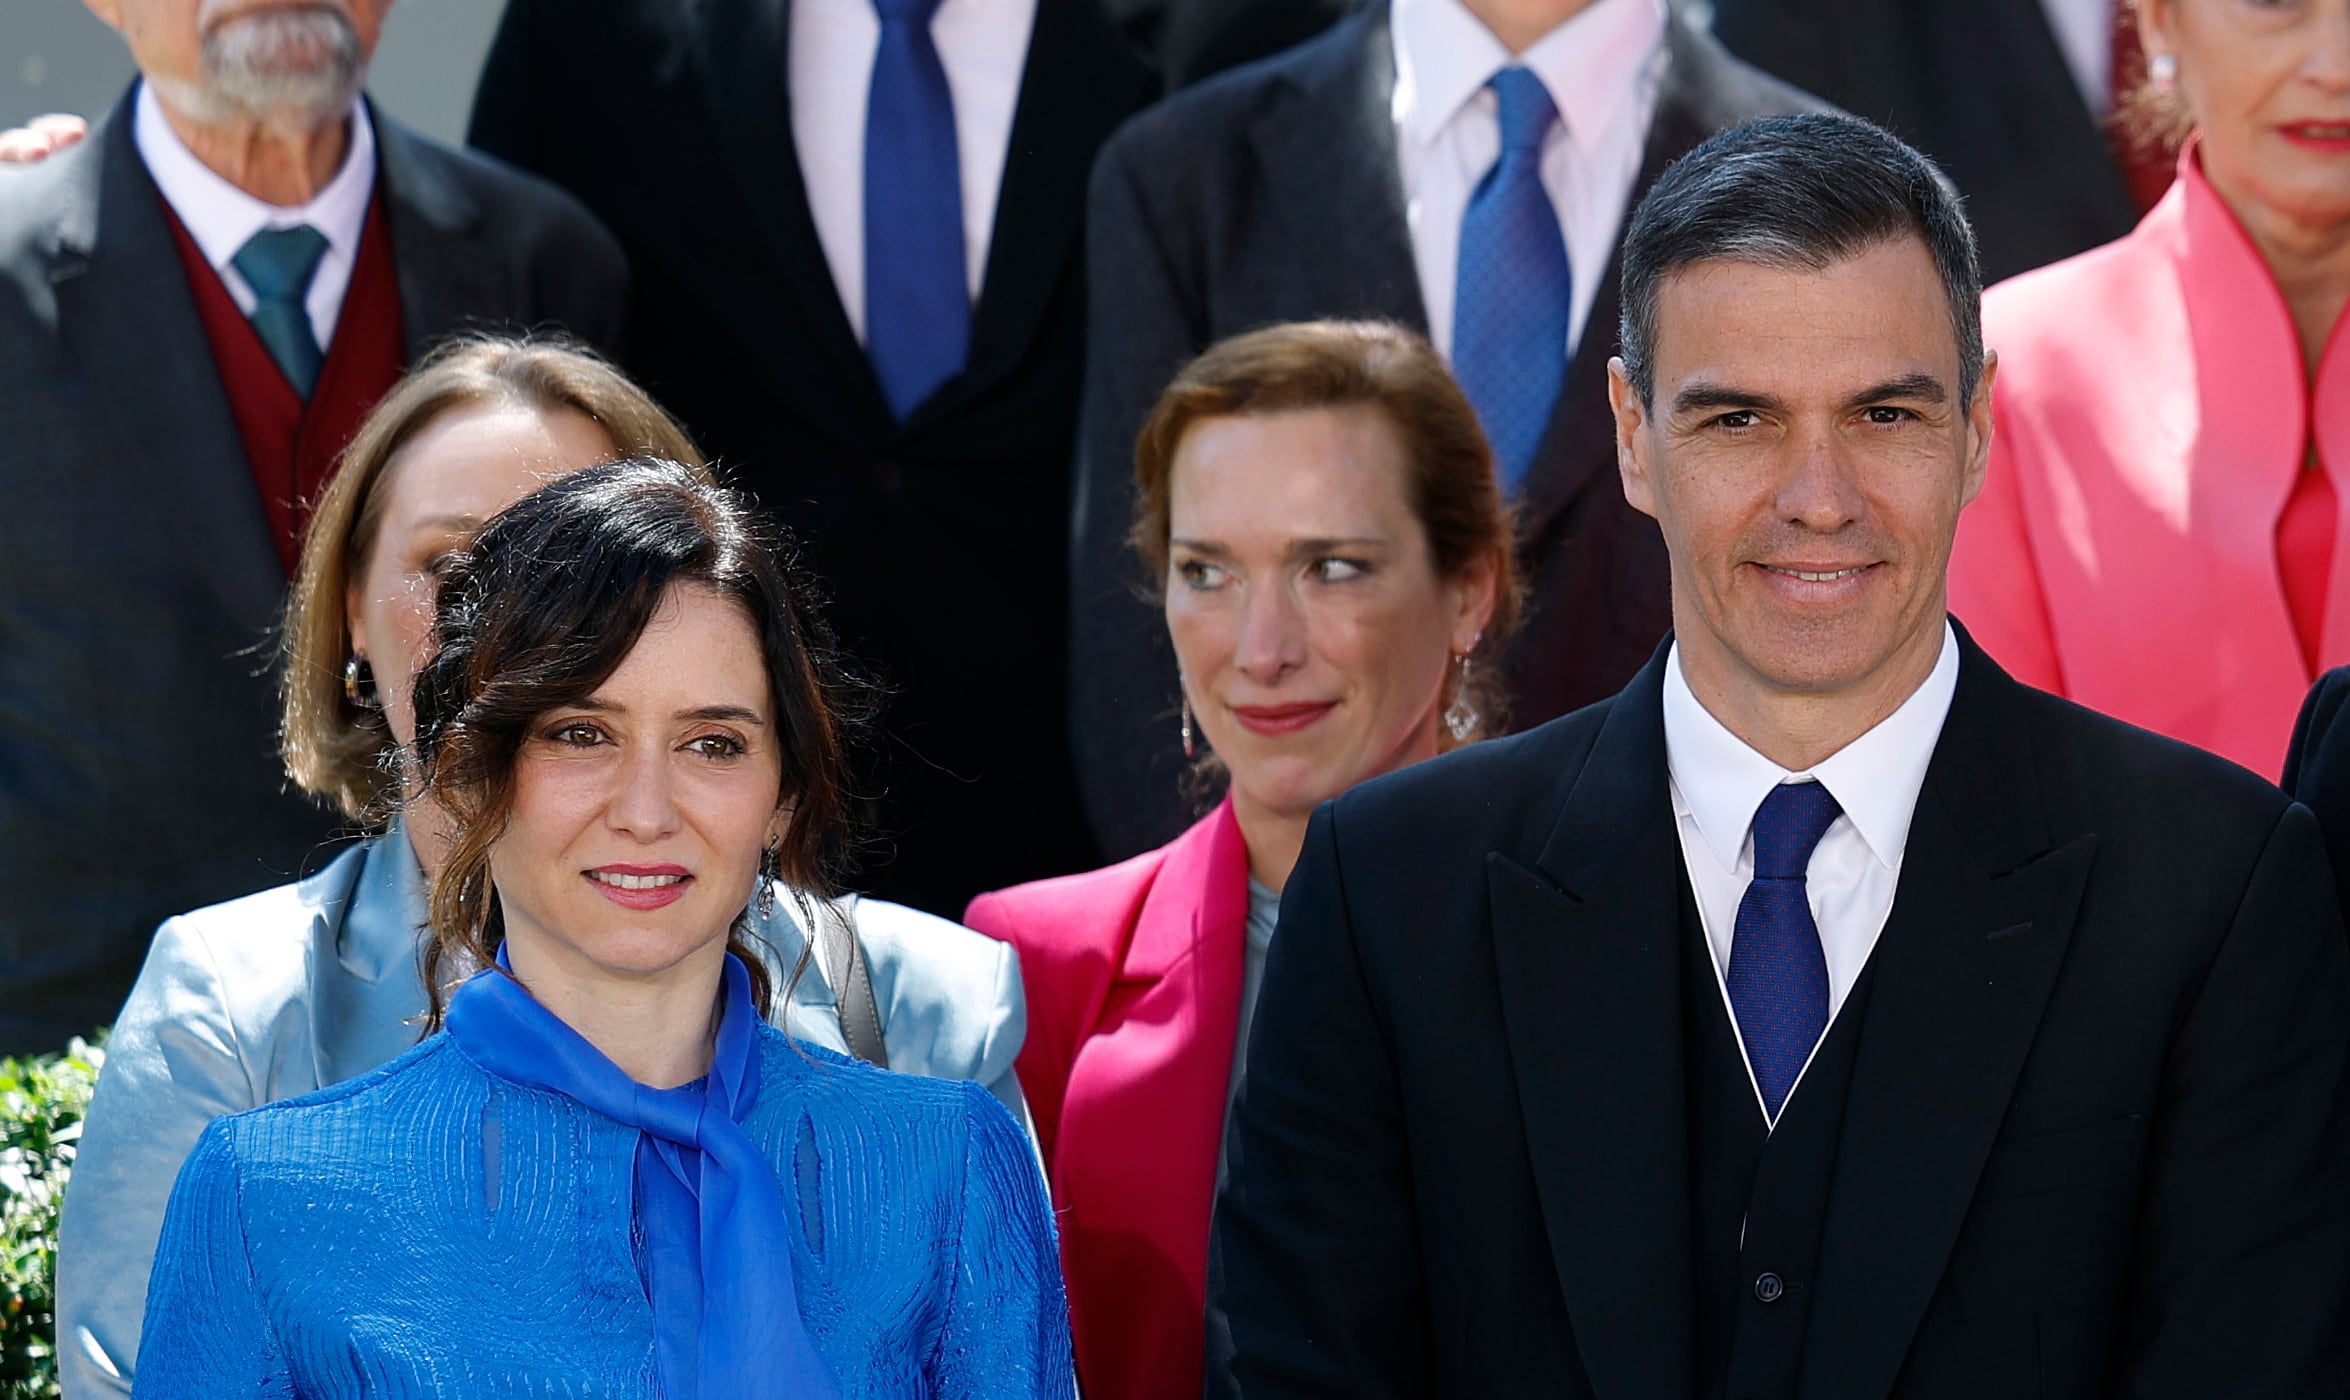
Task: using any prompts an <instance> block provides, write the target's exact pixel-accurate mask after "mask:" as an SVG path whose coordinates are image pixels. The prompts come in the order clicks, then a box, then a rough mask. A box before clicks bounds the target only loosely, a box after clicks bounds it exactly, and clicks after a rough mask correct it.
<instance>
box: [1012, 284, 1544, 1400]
mask: <svg viewBox="0 0 2350 1400" xmlns="http://www.w3.org/2000/svg"><path fill="white" fill-rule="evenodd" d="M1135 455H1136V473H1135V475H1136V480H1137V482H1138V484H1139V486H1140V488H1141V500H1142V520H1141V523H1140V524H1139V525H1138V526H1137V527H1136V531H1135V544H1136V546H1137V548H1138V549H1139V550H1140V552H1141V553H1142V555H1143V556H1144V562H1145V565H1146V567H1147V569H1148V571H1149V577H1150V578H1151V580H1152V581H1153V583H1154V584H1155V585H1156V586H1158V587H1159V588H1161V589H1162V590H1163V591H1164V593H1165V596H1166V615H1167V626H1168V631H1169V633H1170V634H1171V635H1172V637H1173V640H1174V643H1175V655H1176V660H1177V663H1178V668H1179V671H1180V675H1179V677H1178V678H1177V679H1178V681H1179V684H1180V691H1181V697H1182V699H1181V703H1182V704H1183V706H1184V709H1185V724H1184V733H1185V736H1186V738H1185V748H1186V751H1187V752H1188V751H1189V750H1190V749H1191V747H1192V742H1193V735H1194V734H1195V733H1196V734H1197V735H1201V736H1204V737H1205V738H1206V739H1207V740H1208V742H1209V744H1210V745H1211V746H1212V747H1213V749H1214V751H1215V753H1216V755H1217V758H1218V759H1219V760H1220V762H1221V767H1222V770H1223V772H1224V773H1225V774H1226V775H1227V776H1228V780H1229V782H1228V788H1229V790H1228V792H1227V795H1226V796H1225V798H1224V800H1223V801H1222V802H1220V803H1218V804H1217V806H1216V808H1215V810H1214V811H1212V812H1210V813H1209V814H1208V815H1207V817H1206V818H1204V819H1203V820H1202V821H1201V822H1200V823H1199V824H1198V825H1197V826H1194V827H1193V828H1191V830H1189V831H1187V832H1185V833H1184V834H1183V835H1181V836H1179V837H1177V838H1176V839H1175V840H1174V841H1172V842H1170V843H1169V844H1167V845H1166V846H1163V847H1161V848H1160V849H1158V850H1156V851H1151V852H1148V853H1146V854H1143V855H1140V856H1137V857H1135V858H1134V859H1132V860H1129V861H1126V862H1125V863H1123V864H1120V865H1113V866H1111V867H1109V868H1108V869H1106V870H1097V871H1093V872H1091V873H1090V874H1084V875H1074V876H1069V877H1067V878H1064V879H1059V880H1045V881H1041V882H1039V883H1036V884H1032V885H1023V886H1020V887H1019V888H1017V889H1010V890H1004V891H1001V892H999V893H996V894H988V895H982V896H980V897H979V898H978V899H977V900H976V901H974V902H973V903H972V905H971V910H970V913H969V914H968V915H966V916H965V922H967V923H969V924H970V925H971V926H972V927H973V928H976V929H978V930H980V931H981V932H983V933H990V934H993V935H995V936H996V937H998V938H1002V939H1005V940H1007V941H1009V942H1011V943H1012V944H1014V945H1016V946H1017V947H1018V949H1019V953H1020V967H1021V973H1022V977H1023V980H1024V982H1025V985H1026V990H1027V998H1028V1039H1027V1042H1026V1045H1025V1046H1024V1048H1023V1049H1022V1050H1021V1053H1020V1059H1019V1072H1020V1082H1021V1084H1022V1086H1023V1087H1024V1088H1025V1089H1026V1090H1027V1093H1028V1099H1029V1106H1030V1109H1031V1110H1032V1112H1033V1113H1034V1115H1035V1120H1036V1129H1037V1136H1038V1140H1039V1143H1040V1144H1041V1146H1042V1147H1043V1150H1044V1154H1045V1162H1046V1165H1047V1168H1048V1170H1049V1173H1050V1176H1051V1178H1052V1189H1053V1204H1054V1206H1055V1208H1056V1210H1057V1211H1058V1213H1059V1218H1060V1224H1061V1258H1062V1267H1063V1271H1064V1273H1065V1275H1066V1276H1067V1279H1068V1283H1069V1306H1070V1314H1071V1322H1072V1324H1073V1327H1074V1331H1075V1334H1076V1346H1077V1369H1078V1376H1079V1379H1080V1381H1081V1383H1082V1385H1083V1387H1084V1391H1085V1394H1086V1396H1087V1400H1145V1398H1146V1397H1147V1400H1160V1397H1164V1400H1178V1397H1180V1400H1196V1397H1197V1396H1198V1395H1199V1393H1200V1360H1201V1353H1202V1346H1203V1341H1204V1337H1203V1326H1202V1318H1203V1316H1204V1313H1205V1308H1206V1275H1207V1256H1208V1215H1209V1211H1210V1209H1211V1207H1212V1205H1213V1203H1214V1201H1215V1194H1216V1182H1217V1165H1218V1159H1219V1157H1220V1155H1221V1152H1220V1149H1221V1146H1222V1143H1223V1136H1224V1121H1225V1113H1226V1109H1227V1106H1228V1105H1229V1104H1230V1102H1231V1099H1232V1096H1233V1094H1234V1092H1235V1091H1236V1090H1237V1088H1238V1085H1239V1080H1240V1076H1241V1074H1242V1072H1243V1070H1244V1069H1245V1066H1246V1061H1247V1039H1248V1021H1249V1013H1250V1011H1251V1009H1252V1007H1253V1004H1254V1001H1255V990H1256V985H1257V978H1258V975H1259V973H1260V972H1261V970H1262V968H1263V963H1264V954H1265V949H1266V948H1267V947H1268V946H1269V944H1270V942H1271V939H1272V935H1273V922H1274V912H1275V905H1276V903H1277V901H1278V899H1279V890H1280V888H1281V886H1282V883H1283V882H1284V881H1285V880H1287V879H1288V876H1289V869H1290V866H1291V865H1293V864H1294V863H1295V862H1296V860H1297V853H1298V849H1299V846H1300V845H1301V843H1302V842H1303V841H1304V838H1305V825H1306V818H1307V817H1308V816H1309V815H1310V814H1311V813H1312V811H1313V809H1314V807H1315V806H1316V805H1317V804H1318V803H1320V802H1322V801H1324V800H1326V799H1328V798H1331V797H1335V796H1337V795H1338V794H1339V793H1341V792H1343V791H1345V790H1346V789H1347V788H1349V787H1351V786H1353V785H1354V784H1355V783H1357V782H1360V781H1362V780H1363V779H1365V778H1369V777H1372V776H1375V775H1376V774H1378V773H1381V772H1385V771H1387V770H1388V769H1391V768H1394V767H1397V766H1399V765H1401V764H1404V763H1409V762H1412V761H1414V760H1417V759H1420V758H1424V757H1428V756H1430V755H1433V754H1435V753H1436V752H1437V751H1438V750H1440V749H1443V748H1446V747H1449V746H1452V745H1455V744H1460V743H1465V742H1468V741H1470V740H1472V739H1475V738H1477V737H1479V736H1480V735H1482V734H1483V733H1484V732H1486V730H1487V729H1488V728H1491V727H1494V726H1493V721H1494V719H1495V717H1496V710H1495V701H1494V698H1493V696H1492V695H1491V694H1490V693H1489V692H1488V691H1487V689H1486V686H1485V684H1484V682H1485V675H1484V674H1481V673H1480V670H1479V666H1478V663H1479V661H1480V660H1481V658H1482V657H1483V656H1484V655H1485V653H1486V651H1487V650H1490V649H1491V648H1493V647H1494V646H1495V645H1497V644H1498V643H1499V641H1500V640H1501V639H1502V638H1503V637H1504V636H1505V635H1506V633H1507V632H1508V630H1509V627H1510V624H1511V623H1512V622H1513V621H1514V620H1515V617H1516V612H1517V600H1516V585H1515V580H1514V576H1513V574H1512V571H1511V566H1510V556H1509V530H1508V525H1507V520H1506V517H1505V516H1504V514H1503V513H1502V509H1501V504H1500V497H1499V493H1498V491H1497V489H1496V487H1495V485H1494V478H1493V468H1492V457H1491V454H1490V452H1489V451H1488V450H1487V448H1486V445H1485V440H1484V437H1483V435H1482V434H1481V433H1480V432H1479V431H1478V427H1477V419H1476V415H1475V412H1474V411H1473V410H1472V409H1471V408H1470V407H1469V404H1468V401H1467V400H1466V399H1465V398H1463V397H1462V396H1461V392H1460V390H1459V388H1458V387H1457V386H1455V385H1454V384H1453V382H1452V379H1451V377H1450V376H1449V375H1448V374H1447V373H1446V372H1445V369H1444V365H1443V362H1442V361H1440V360H1438V359H1437V358H1436V355H1435V352H1434V351H1432V350H1430V349H1429V348H1428V346H1427V344H1426V342H1424V341H1422V340H1420V339H1419V338H1418V337H1417V336H1415V335H1412V334H1411V333H1410V332H1408V331H1404V330H1401V329H1399V328H1396V327H1393V326H1386V325H1375V324H1361V323H1354V324H1348V323H1335V322H1317V323H1313V324H1308V325H1295V326H1280V327H1275V328H1273V329H1271V330H1266V331H1258V332H1255V333H1253V334H1250V335H1245V336H1241V337H1238V338H1236V339H1234V340H1229V341H1226V342H1224V343H1222V344H1220V345H1218V346H1215V347H1213V348H1211V349H1210V350H1209V351H1208V352H1207V353H1206V354H1205V355H1203V356H1201V357H1200V359H1199V360H1197V361H1195V362H1194V363H1193V364H1192V365H1191V366H1190V367H1189V368H1188V369H1186V370H1184V371H1183V373H1182V374H1181V375H1179V376H1178V377H1177V378H1176V380H1175V382H1174V384H1173V385H1171V386H1170V387H1169V388H1168V390H1167V392H1166V394H1165V396H1164V397H1163V398H1162V399H1161V400H1160V402H1159V405H1158V407H1157V409H1156V410H1155V411H1154V412H1153V414H1152V417H1151V420H1150V422H1149V423H1148V424H1147V425H1146V426H1145V428H1144V429H1143V436H1142V440H1141V444H1140V446H1139V447H1138V449H1137V451H1136V454H1135ZM1481 644H1482V645H1481ZM1195 724H1196V730H1195V728H1194V726H1195Z"/></svg>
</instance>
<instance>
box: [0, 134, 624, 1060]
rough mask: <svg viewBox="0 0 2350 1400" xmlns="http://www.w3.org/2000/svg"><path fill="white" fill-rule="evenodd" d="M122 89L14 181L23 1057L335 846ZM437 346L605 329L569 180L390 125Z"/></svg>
mask: <svg viewBox="0 0 2350 1400" xmlns="http://www.w3.org/2000/svg"><path fill="white" fill-rule="evenodd" d="M131 125H132V124H131V120H130V105H129V99H128V98H127V97H126V98H125V99H124V101H123V102H122V103H121V104H120V105H118V106H117V107H116V108H115V110H114V112H113V114H112V115H111V116H109V117H107V118H106V119H105V120H104V121H102V122H100V123H99V124H98V126H97V128H96V129H95V130H93V131H92V132H91V133H90V137H89V139H88V140H86V141H84V142H83V143H82V144H81V145H79V146H78V147H76V148H74V149H73V150H71V151H68V152H66V153H64V154H62V155H60V156H56V157H53V158H52V159H50V160H48V161H46V162H44V163H42V164H40V165H37V166H33V167H31V168H29V169H26V170H23V171H21V172H13V173H9V174H6V175H0V885H5V886H6V887H7V888H8V889H9V890H10V891H11V894H10V897H9V899H8V902H7V908H6V910H5V912H0V1053H14V1052H20V1051H33V1050H45V1049H51V1048H54V1047H56V1046H57V1045H59V1044H62V1043H63V1041H64V1040H65V1038H66V1037H67V1036H69V1035H71V1034H73V1033H76V1032H80V1031H85V1030H88V1029H90V1028H91V1027H93V1026H96V1025H99V1024H101V1023H103V1022H105V1021H107V1020H109V1019H111V1018H112V1017H113V1015H114V1013H115V1011H116V1009H117V1008H118V1007H119V1006H120V1005H121V1002H122V998H123V995H124V993H125V992H126V991H127V990H128V989H129V987H130V984H131V979H132V977H133V976H134V975H135V974H136V973H137V971H138V968H139V961H140V959H141V957H142V956H143V955H144V953H145V951H146V947H147V939H148V936H149V934H150V933H151V932H152V931H153V930H154V928H155V926H156V924H157V923H158V922H160V921H161V920H162V919H164V918H166V917H167V916H169V915H172V914H175V913H178V912H180V911H182V910H186V909H192V908H195V907H197V906H199V905H206V904H212V903H215V902H217V901H219V900H222V899H226V898H229V897H231V896H234V895H239V894H244V893H247V892H250V891H252V890H257V889H262V888H265V887H267V886H271V885H276V884H282V883H284V882H285V881H286V880H288V879H291V878H293V877H295V876H297V875H299V874H301V873H303V872H305V871H307V870H310V869H315V868H316V867H317V866H318V865H320V864H322V863H323V859H324V857H325V856H326V855H328V854H331V852H328V851H327V850H326V849H325V847H324V845H323V843H324V842H326V841H327V840H328V838H329V837H330V836H331V835H332V833H333V831H334V829H335V821H334V820H333V819H332V818H331V817H330V816H328V815H327V814H326V813H325V812H323V811H322V810H320V809H319V808H318V807H317V806H316V805H314V804H312V803H310V802H309V801H307V800H305V799H304V798H303V797H301V796H300V795H299V794H297V793H295V792H293V791H292V790H291V789H290V788H289V787H288V785H287V784H286V781H285V778H284V774H283V770H282V769H281V767H280V765H279V762H278V757H277V742H276V734H277V712H278V711H277V701H276V679H275V676H276V651H275V646H274V640H273V637H272V628H273V625H274V624H275V622H276V620H277V616H278V611H279V608H280V607H281V605H282V603H283V600H284V594H285V586H286V579H285V575H284V570H283V568H282V566H281V565H280V564H279V562H278V557H277V553H276V549H275V547H274V545H273V544H272V542H271V539H270V536H269V530H268V525H267V523H266V521H265V519H264V516H263V514H262V508H261V502H260V498H259V496H258V494H257V492H256V489H255V487H254V484H253V476H252V472H251V469H250V468H249V466H248V465H247V462H246V458H245V453H244V448H243V444H242V442H241V440H240V438H239V437H238V434H237V427H236V423H235V420H234V418H233V417H232V416H231V413H230V408H229V399H228V395H227V392H226V391H225V389H224V388H223V387H222V385H221V381H220V377H219V375H218V373H217V372H216V371H215V370H214V368H213V364H212V357H211V351H210V349H209V347H208V344H207V342H206V340H205V335H204V327H203V324H202V322H201V321H200V320H199V319H198V316H197V312H196V303H195V299H194V297H193V295H192V293H191V292H190V291H189V289H188V283H187V277H186V275H185V272H184V271H183V269H182V266H181V263H180V259H179V255H178V253H177V251H176V250H175V249H174V248H173V246H172V239H171V232H170V225H169V222H168V219H167V216H166V212H165V206H164V203H163V199H162V196H161V195H160V193H159V192H158V191H157V190H156V188H155V185H154V182H153V180H152V179H151V178H150V177H149V176H148V173H147V168H146V166H145V164H144V163H143V162H142V161H141V160H140V159H139V155H138V149H137V146H136V145H135V144H134V142H133V140H132V135H131ZM375 131H376V142H377V145H376V150H377V154H378V159H379V162H380V164H379V171H380V175H379V181H380V183H379V189H380V190H381V192H382V194H383V196H384V198H385V199H386V200H387V201H388V211H387V212H388V214H389V216H390V218H389V222H390V228H391V235H392V252H393V258H394V260H395V262H396V263H397V266H398V270H399V284H400V311H401V316H402V321H403V325H404V328H405V332H406V337H407V345H406V347H405V348H406V351H407V354H408V355H409V357H411V358H413V357H414V356H416V355H417V354H419V353H421V352H422V351H423V350H424V349H426V348H427V347H428V346H429V345H430V344H431V343H432V342H434V341H435V340H437V339H439V338H441V337H443V336H445V335H447V334H448V333H449V332H451V331H454V330H457V329H460V328H463V327H467V326H475V325H480V326H509V327H523V326H537V325H549V326H553V325H561V326H565V327H568V328H569V329H570V330H572V331H573V332H575V333H577V334H579V335H581V336H583V337H585V338H586V339H588V340H590V341H592V342H596V343H598V344H602V345H605V346H609V345H610V344H611V342H612V340H613V338H614V336H615V334H616V332H617V329H618V326H619V324H620V316H621V309H622V306H623V304H624V301H625V298H626V294H627V279H626V273H625V269H624V267H623V265H622V262H621V258H620V252H619V249H618V247H617V245H615V244H614V243H613V241H612V239H611V237H610V235H608V234H607V233H605V232H604V230H603V229H602V228H601V227H600V226H599V225H598V224H597V223H596V222H595V220H594V219H592V218H590V217H589V215H588V214H587V212H586V211H585V210H584V209H582V208H581V207H580V206H579V205H578V204H577V203H576V202H575V201H573V200H572V199H571V198H570V197H569V196H567V195H564V194H561V193H559V192H557V191H555V190H554V189H552V188H550V187H549V186H547V185H544V184H542V183H540V182H538V181H537V180H534V179H530V178H528V177H526V176H522V175H520V174H517V173H515V172H514V171H511V170H509V169H507V168H505V167H504V166H502V165H499V164H498V163H496V162H495V161H492V160H490V159H488V158H486V157H483V156H480V155H476V154H472V153H469V152H461V151H455V150H451V149H449V148H447V147H445V146H440V145H436V144H434V143H432V142H430V141H428V140H426V139H425V138H424V137H422V136H419V135H417V134H416V133H414V132H411V131H409V130H407V129H406V128H404V127H402V126H400V125H399V124H398V123H396V122H392V121H389V120H386V119H385V118H383V117H382V116H381V114H378V115H377V116H376V119H375Z"/></svg>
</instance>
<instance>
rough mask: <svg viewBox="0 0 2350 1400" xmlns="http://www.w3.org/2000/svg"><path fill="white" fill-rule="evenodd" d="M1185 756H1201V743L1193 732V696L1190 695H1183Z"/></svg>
mask: <svg viewBox="0 0 2350 1400" xmlns="http://www.w3.org/2000/svg"><path fill="white" fill-rule="evenodd" d="M1183 756H1184V757H1185V758H1197V757H1199V744H1198V741H1197V740H1196V739H1194V738H1193V737H1192V732H1191V697H1190V696H1188V695H1186V696H1184V697H1183Z"/></svg>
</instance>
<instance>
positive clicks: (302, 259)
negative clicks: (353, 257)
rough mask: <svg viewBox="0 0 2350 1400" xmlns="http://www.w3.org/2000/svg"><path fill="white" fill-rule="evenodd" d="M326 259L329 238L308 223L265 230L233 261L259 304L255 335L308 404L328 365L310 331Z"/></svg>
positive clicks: (247, 241)
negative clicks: (313, 282) (315, 284)
mask: <svg viewBox="0 0 2350 1400" xmlns="http://www.w3.org/2000/svg"><path fill="white" fill-rule="evenodd" d="M324 256H326V235H325V234H323V233H320V232H319V231H318V230H317V229H314V228H312V227H310V225H308V224H296V225H295V226H294V227H292V228H265V229H263V230H261V232H259V233H257V234H254V235H253V236H252V237H251V238H248V239H246V240H245V246H244V247H242V248H239V249H237V255H236V256H235V257H233V258H230V259H229V266H231V267H233V268H235V269H236V270H237V275H238V276H239V277H242V278H244V279H245V285H246V286H248V287H251V288H252V289H253V299H254V301H255V302H256V303H258V304H257V305H255V306H254V308H253V314H252V315H251V316H250V317H248V318H247V319H248V320H250V321H251V322H252V323H253V333H254V334H255V335H257V336H260V337H261V344H262V345H263V346H264V347H265V348H267V349H268V351H269V358H271V359H273V360H275V361H277V367H278V369H280V370H281V371H283V372H284V374H285V376H286V382H287V383H289V384H291V385H293V386H294V392H295V393H297V394H300V395H301V396H302V399H303V401H304V402H308V401H309V399H310V390H311V387H312V386H313V385H315V384H317V383H318V370H319V366H321V365H323V364H325V363H326V356H325V355H324V354H323V353H322V352H321V351H320V350H319V348H318V335H317V333H316V332H315V331H313V330H312V329H311V327H310V279H311V278H312V277H313V276H315V275H316V274H317V272H318V260H319V259H320V258H322V257H324Z"/></svg>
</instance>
